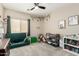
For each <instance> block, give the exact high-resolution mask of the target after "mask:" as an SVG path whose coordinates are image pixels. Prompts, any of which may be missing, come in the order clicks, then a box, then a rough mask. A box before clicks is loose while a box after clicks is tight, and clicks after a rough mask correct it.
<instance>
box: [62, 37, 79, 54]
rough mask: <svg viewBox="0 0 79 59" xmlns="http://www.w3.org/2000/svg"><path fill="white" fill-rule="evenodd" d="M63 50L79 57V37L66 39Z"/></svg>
mask: <svg viewBox="0 0 79 59" xmlns="http://www.w3.org/2000/svg"><path fill="white" fill-rule="evenodd" d="M63 49H64V50H65V51H67V52H70V53H72V54H74V55H79V38H78V37H76V36H75V37H64V47H63Z"/></svg>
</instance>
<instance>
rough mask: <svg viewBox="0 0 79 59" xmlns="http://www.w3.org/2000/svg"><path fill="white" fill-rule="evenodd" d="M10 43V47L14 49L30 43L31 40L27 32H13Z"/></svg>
mask: <svg viewBox="0 0 79 59" xmlns="http://www.w3.org/2000/svg"><path fill="white" fill-rule="evenodd" d="M10 43H11V45H10V48H11V49H12V48H16V47H20V46H24V45H29V44H30V41H29V40H28V38H27V36H26V33H11V35H10Z"/></svg>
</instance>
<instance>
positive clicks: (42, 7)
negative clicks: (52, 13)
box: [27, 3, 46, 11]
mask: <svg viewBox="0 0 79 59" xmlns="http://www.w3.org/2000/svg"><path fill="white" fill-rule="evenodd" d="M38 8H40V9H43V10H44V9H46V7H44V6H39V3H34V7H33V8H31V9H27V10H28V11H29V10H30V11H32V10H34V9H38Z"/></svg>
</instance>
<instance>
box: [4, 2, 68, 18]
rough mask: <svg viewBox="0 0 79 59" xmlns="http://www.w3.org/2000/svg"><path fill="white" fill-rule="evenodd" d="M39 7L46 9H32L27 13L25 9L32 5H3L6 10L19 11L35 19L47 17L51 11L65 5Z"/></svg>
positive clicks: (54, 4) (52, 4)
mask: <svg viewBox="0 0 79 59" xmlns="http://www.w3.org/2000/svg"><path fill="white" fill-rule="evenodd" d="M39 5H41V6H45V7H46V9H45V10H43V9H34V10H33V11H28V10H27V9H31V8H32V7H34V4H33V3H3V6H4V7H5V8H7V9H12V10H15V11H20V12H24V13H29V14H30V15H33V16H37V17H44V16H47V15H49V14H50V13H51V12H52V11H53V10H55V9H57V8H59V7H62V6H64V5H67V4H66V3H40V4H39Z"/></svg>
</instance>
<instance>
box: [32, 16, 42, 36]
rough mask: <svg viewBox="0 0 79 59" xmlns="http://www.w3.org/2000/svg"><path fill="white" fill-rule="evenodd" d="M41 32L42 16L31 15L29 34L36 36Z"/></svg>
mask: <svg viewBox="0 0 79 59" xmlns="http://www.w3.org/2000/svg"><path fill="white" fill-rule="evenodd" d="M40 33H42V18H41V19H40V18H37V17H33V18H32V20H31V35H32V36H38V35H39V34H40Z"/></svg>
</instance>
